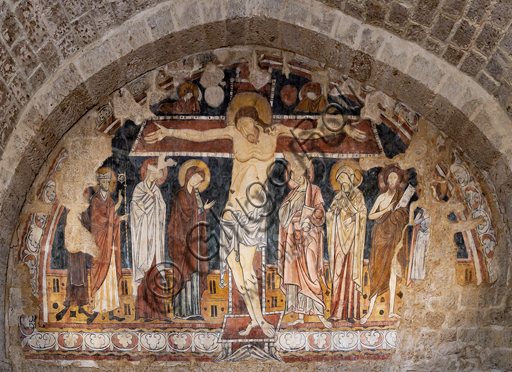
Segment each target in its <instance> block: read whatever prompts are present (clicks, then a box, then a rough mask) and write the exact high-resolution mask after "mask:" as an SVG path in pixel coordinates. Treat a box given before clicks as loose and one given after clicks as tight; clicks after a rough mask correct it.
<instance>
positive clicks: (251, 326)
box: [238, 320, 258, 336]
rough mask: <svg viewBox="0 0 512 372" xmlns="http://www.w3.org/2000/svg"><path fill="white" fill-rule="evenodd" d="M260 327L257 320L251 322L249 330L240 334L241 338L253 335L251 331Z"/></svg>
mask: <svg viewBox="0 0 512 372" xmlns="http://www.w3.org/2000/svg"><path fill="white" fill-rule="evenodd" d="M257 325H258V322H256V321H255V320H253V321H251V322H250V323H249V325H248V326H247V328H246V329H245V330H243V331H240V332H238V334H239V335H240V336H247V335H248V334H249V333H251V330H252V329H253V328H254V327H256V326H257Z"/></svg>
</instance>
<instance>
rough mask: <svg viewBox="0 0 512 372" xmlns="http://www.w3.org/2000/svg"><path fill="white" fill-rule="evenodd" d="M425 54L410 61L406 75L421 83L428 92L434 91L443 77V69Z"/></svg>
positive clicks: (418, 55)
mask: <svg viewBox="0 0 512 372" xmlns="http://www.w3.org/2000/svg"><path fill="white" fill-rule="evenodd" d="M429 57H430V56H428V55H427V54H425V55H421V54H417V55H415V56H414V58H413V59H412V62H411V64H410V65H409V68H408V69H407V73H408V74H409V75H410V76H411V77H413V78H414V79H416V80H418V81H421V82H422V83H423V84H425V85H426V86H427V87H428V88H429V89H430V90H435V89H436V88H437V86H438V85H439V83H440V82H441V79H442V78H443V77H444V75H445V69H444V68H443V67H440V66H439V65H438V64H437V63H436V61H435V60H434V59H432V58H430V59H429Z"/></svg>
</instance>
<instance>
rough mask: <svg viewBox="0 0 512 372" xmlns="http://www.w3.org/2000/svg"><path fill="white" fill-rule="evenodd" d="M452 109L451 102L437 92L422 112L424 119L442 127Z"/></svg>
mask: <svg viewBox="0 0 512 372" xmlns="http://www.w3.org/2000/svg"><path fill="white" fill-rule="evenodd" d="M453 109H454V107H453V105H452V104H451V102H450V101H449V100H448V99H447V98H445V97H443V96H441V95H439V94H438V95H436V96H435V97H434V99H433V100H432V103H431V104H430V105H428V106H427V107H426V108H425V109H424V110H422V112H423V113H424V116H425V119H427V120H428V121H430V122H431V123H432V124H434V125H436V126H437V127H442V126H443V125H444V122H445V121H446V119H447V118H448V116H449V115H450V114H451V112H452V111H453Z"/></svg>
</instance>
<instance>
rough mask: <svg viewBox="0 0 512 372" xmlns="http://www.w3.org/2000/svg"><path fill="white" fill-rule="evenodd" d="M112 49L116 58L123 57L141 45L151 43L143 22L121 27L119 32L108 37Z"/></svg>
mask: <svg viewBox="0 0 512 372" xmlns="http://www.w3.org/2000/svg"><path fill="white" fill-rule="evenodd" d="M110 42H111V44H112V49H113V50H114V53H116V55H117V56H118V57H121V56H124V55H126V54H128V53H130V52H133V51H134V50H136V49H138V48H140V47H141V46H143V45H146V44H149V43H151V35H150V34H149V31H148V29H147V26H146V23H145V22H144V21H139V22H136V23H132V24H130V25H128V26H127V27H123V28H122V30H120V32H118V33H116V34H114V35H112V36H111V37H110Z"/></svg>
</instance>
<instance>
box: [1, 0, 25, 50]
mask: <svg viewBox="0 0 512 372" xmlns="http://www.w3.org/2000/svg"><path fill="white" fill-rule="evenodd" d="M0 29H1V30H2V32H1V34H2V39H3V40H4V41H5V43H6V44H7V45H8V46H12V45H13V44H14V43H15V42H16V40H18V39H19V38H20V37H23V35H22V29H21V26H20V24H19V22H18V20H17V19H16V16H15V15H14V13H12V12H11V11H10V10H9V9H7V10H6V13H5V16H4V20H3V23H2V25H1V26H0Z"/></svg>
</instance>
